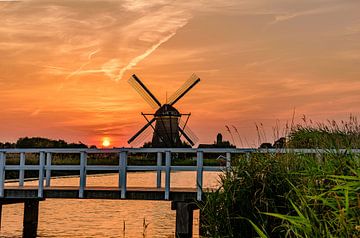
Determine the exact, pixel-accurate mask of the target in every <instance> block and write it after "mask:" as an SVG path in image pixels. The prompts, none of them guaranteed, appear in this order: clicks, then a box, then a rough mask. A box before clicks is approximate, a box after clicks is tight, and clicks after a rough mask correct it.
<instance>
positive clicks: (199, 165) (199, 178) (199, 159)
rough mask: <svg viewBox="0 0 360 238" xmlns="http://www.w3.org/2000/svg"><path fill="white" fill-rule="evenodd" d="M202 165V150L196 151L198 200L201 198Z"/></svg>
mask: <svg viewBox="0 0 360 238" xmlns="http://www.w3.org/2000/svg"><path fill="white" fill-rule="evenodd" d="M203 165H204V152H203V151H198V152H197V160H196V166H197V172H196V193H197V195H196V197H197V200H198V201H201V200H202V187H203Z"/></svg>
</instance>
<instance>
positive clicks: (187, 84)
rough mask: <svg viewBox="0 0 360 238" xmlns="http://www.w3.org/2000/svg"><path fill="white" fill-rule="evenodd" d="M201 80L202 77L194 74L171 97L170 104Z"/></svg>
mask: <svg viewBox="0 0 360 238" xmlns="http://www.w3.org/2000/svg"><path fill="white" fill-rule="evenodd" d="M199 82H200V78H199V77H198V76H197V75H196V74H192V75H191V77H190V78H189V79H188V80H187V81H186V82H185V83H184V84H183V85H182V86H181V87H180V88H179V89H178V90H177V91H176V92H175V93H174V94H173V95H172V96H171V97H170V98H169V104H170V105H174V104H175V103H176V102H177V101H179V100H180V99H181V98H182V97H183V96H184V95H185V94H186V93H187V92H189V91H190V89H192V88H193V87H194V86H195V85H196V84H198V83H199Z"/></svg>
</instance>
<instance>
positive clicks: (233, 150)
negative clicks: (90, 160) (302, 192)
mask: <svg viewBox="0 0 360 238" xmlns="http://www.w3.org/2000/svg"><path fill="white" fill-rule="evenodd" d="M196 150H197V149H196V148H118V149H85V150H84V149H76V148H75V149H54V148H51V149H48V148H46V149H45V148H34V149H0V152H6V153H21V152H25V153H39V152H40V151H43V152H45V153H47V152H50V153H62V154H73V153H80V151H84V152H86V153H88V154H92V153H96V154H103V153H114V154H118V153H120V152H122V151H128V153H157V152H165V151H170V152H171V153H196ZM201 150H202V151H203V152H204V153H226V152H230V153H232V154H243V153H248V152H252V153H255V152H256V153H301V154H316V153H320V154H324V153H345V152H348V153H353V154H360V149H351V150H346V149H338V150H336V149H252V148H203V149H201Z"/></svg>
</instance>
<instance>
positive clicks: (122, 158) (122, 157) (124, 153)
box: [119, 151, 128, 199]
mask: <svg viewBox="0 0 360 238" xmlns="http://www.w3.org/2000/svg"><path fill="white" fill-rule="evenodd" d="M127 157H128V153H127V151H121V152H120V168H119V172H120V175H119V186H120V189H121V198H123V199H124V198H126V177H127V174H126V173H127V168H126V167H127Z"/></svg>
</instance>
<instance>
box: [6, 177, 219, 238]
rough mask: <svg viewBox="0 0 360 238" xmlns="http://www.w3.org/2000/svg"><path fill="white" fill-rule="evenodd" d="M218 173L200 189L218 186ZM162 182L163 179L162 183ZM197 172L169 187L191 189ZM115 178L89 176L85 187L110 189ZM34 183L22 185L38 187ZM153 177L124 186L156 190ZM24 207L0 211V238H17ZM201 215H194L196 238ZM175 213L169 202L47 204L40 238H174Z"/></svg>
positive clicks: (71, 181)
mask: <svg viewBox="0 0 360 238" xmlns="http://www.w3.org/2000/svg"><path fill="white" fill-rule="evenodd" d="M217 179H218V173H217V172H206V173H204V187H212V188H214V187H216V186H217ZM163 181H164V177H163V179H162V182H163ZM195 181H196V174H195V172H176V173H172V175H171V186H174V187H195ZM117 183H118V176H117V175H114V174H111V175H94V176H88V178H87V186H114V187H116V186H117ZM36 184H37V182H36V181H33V182H26V183H25V186H26V185H36ZM78 184H79V178H57V179H52V181H51V185H54V186H56V185H59V186H64V185H66V186H76V185H78ZM155 184H156V173H153V172H139V173H138V172H137V173H128V186H129V187H131V186H143V187H154V186H155ZM22 219H23V204H13V205H4V206H3V211H2V227H1V237H21V235H22ZM198 222H199V213H198V211H195V212H194V237H198V229H199V228H198V227H199V226H198ZM144 223H145V224H146V226H147V228H146V229H144ZM174 233H175V211H172V210H171V202H167V201H131V200H79V199H46V200H45V201H43V202H40V213H39V227H38V236H39V237H129V238H130V237H174Z"/></svg>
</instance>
